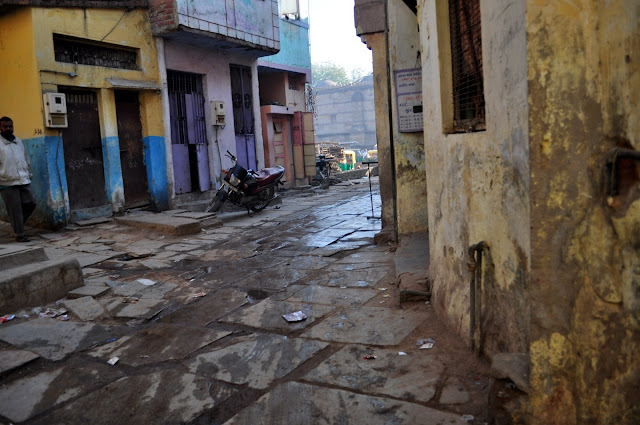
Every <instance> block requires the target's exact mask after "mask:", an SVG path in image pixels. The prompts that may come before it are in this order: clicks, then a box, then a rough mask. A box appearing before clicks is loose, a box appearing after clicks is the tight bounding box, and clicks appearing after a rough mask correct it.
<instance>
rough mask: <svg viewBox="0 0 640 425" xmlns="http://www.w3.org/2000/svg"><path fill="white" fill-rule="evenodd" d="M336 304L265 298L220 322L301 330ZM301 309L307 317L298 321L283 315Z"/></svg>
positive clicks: (270, 328) (328, 311) (280, 330)
mask: <svg viewBox="0 0 640 425" xmlns="http://www.w3.org/2000/svg"><path fill="white" fill-rule="evenodd" d="M334 309H335V306H328V305H321V304H305V303H291V302H286V301H275V300H271V299H265V300H262V301H260V302H259V303H257V304H254V305H252V306H250V307H246V308H243V309H239V310H236V311H234V312H233V313H231V314H230V315H228V316H226V317H224V318H222V319H221V320H220V322H223V323H235V324H240V325H246V326H250V327H252V328H257V329H263V330H272V331H278V332H283V333H290V332H293V331H299V330H301V329H304V328H306V327H308V326H310V325H311V324H313V323H314V322H315V321H316V320H318V319H319V318H321V317H323V316H325V315H327V314H328V313H330V312H331V311H333V310H334ZM296 311H301V312H303V313H304V314H305V315H306V318H305V319H304V320H301V321H297V322H288V321H287V320H285V319H284V318H283V317H282V316H284V315H285V314H289V313H293V312H296Z"/></svg>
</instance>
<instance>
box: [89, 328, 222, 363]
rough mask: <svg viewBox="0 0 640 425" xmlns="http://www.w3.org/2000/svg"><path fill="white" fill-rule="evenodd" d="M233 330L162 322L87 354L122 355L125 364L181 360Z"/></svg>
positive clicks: (120, 357) (100, 356)
mask: <svg viewBox="0 0 640 425" xmlns="http://www.w3.org/2000/svg"><path fill="white" fill-rule="evenodd" d="M230 334H231V332H221V331H215V330H212V329H207V328H192V327H186V326H179V325H170V324H158V325H156V326H154V327H153V328H148V329H143V330H139V331H137V332H135V333H133V334H130V335H126V336H124V337H122V338H119V339H117V340H115V341H111V342H110V343H108V344H104V345H102V346H100V347H97V348H95V349H93V350H91V351H89V352H88V353H87V354H89V355H90V356H93V357H96V358H99V359H101V360H103V361H105V362H107V361H109V360H110V359H113V358H118V361H119V362H120V363H122V364H126V365H129V366H140V365H146V364H152V363H159V362H163V361H168V360H181V359H183V358H185V357H186V356H188V355H189V354H191V353H193V352H194V351H197V350H198V349H200V348H202V347H205V346H207V345H209V344H211V343H213V342H215V341H217V340H219V339H221V338H224V337H226V336H228V335H230Z"/></svg>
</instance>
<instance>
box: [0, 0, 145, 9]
mask: <svg viewBox="0 0 640 425" xmlns="http://www.w3.org/2000/svg"><path fill="white" fill-rule="evenodd" d="M148 2H149V1H148V0H0V6H9V5H18V6H39V7H87V8H90V7H102V8H112V7H113V8H116V7H147V6H148Z"/></svg>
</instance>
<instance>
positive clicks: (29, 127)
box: [0, 8, 44, 139]
mask: <svg viewBox="0 0 640 425" xmlns="http://www.w3.org/2000/svg"><path fill="white" fill-rule="evenodd" d="M0 52H2V57H3V60H2V65H1V66H0V93H2V95H1V96H0V116H3V115H6V116H9V117H11V118H12V119H13V121H14V127H15V134H16V136H18V137H20V138H21V139H27V138H31V137H38V136H42V135H43V134H44V122H43V118H42V96H41V94H40V80H39V76H38V73H37V71H36V67H35V62H36V50H35V42H34V36H33V19H32V14H31V10H30V9H29V8H23V9H19V10H16V11H15V12H13V13H10V14H6V15H2V16H0Z"/></svg>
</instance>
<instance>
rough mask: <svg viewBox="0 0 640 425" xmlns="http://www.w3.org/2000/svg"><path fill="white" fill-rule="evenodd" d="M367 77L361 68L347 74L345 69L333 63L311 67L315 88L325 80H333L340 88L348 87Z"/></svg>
mask: <svg viewBox="0 0 640 425" xmlns="http://www.w3.org/2000/svg"><path fill="white" fill-rule="evenodd" d="M365 75H366V74H365V72H364V71H363V70H362V69H360V68H356V69H353V70H351V72H347V70H346V69H345V68H344V67H342V66H340V65H336V64H335V63H332V62H320V63H314V64H312V65H311V77H312V79H313V84H312V86H313V87H315V86H316V85H317V84H318V83H319V82H320V81H323V80H331V81H333V82H334V83H336V84H338V85H339V86H346V85H348V84H352V83H354V82H356V81H358V80H359V79H361V78H362V77H364V76H365Z"/></svg>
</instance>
